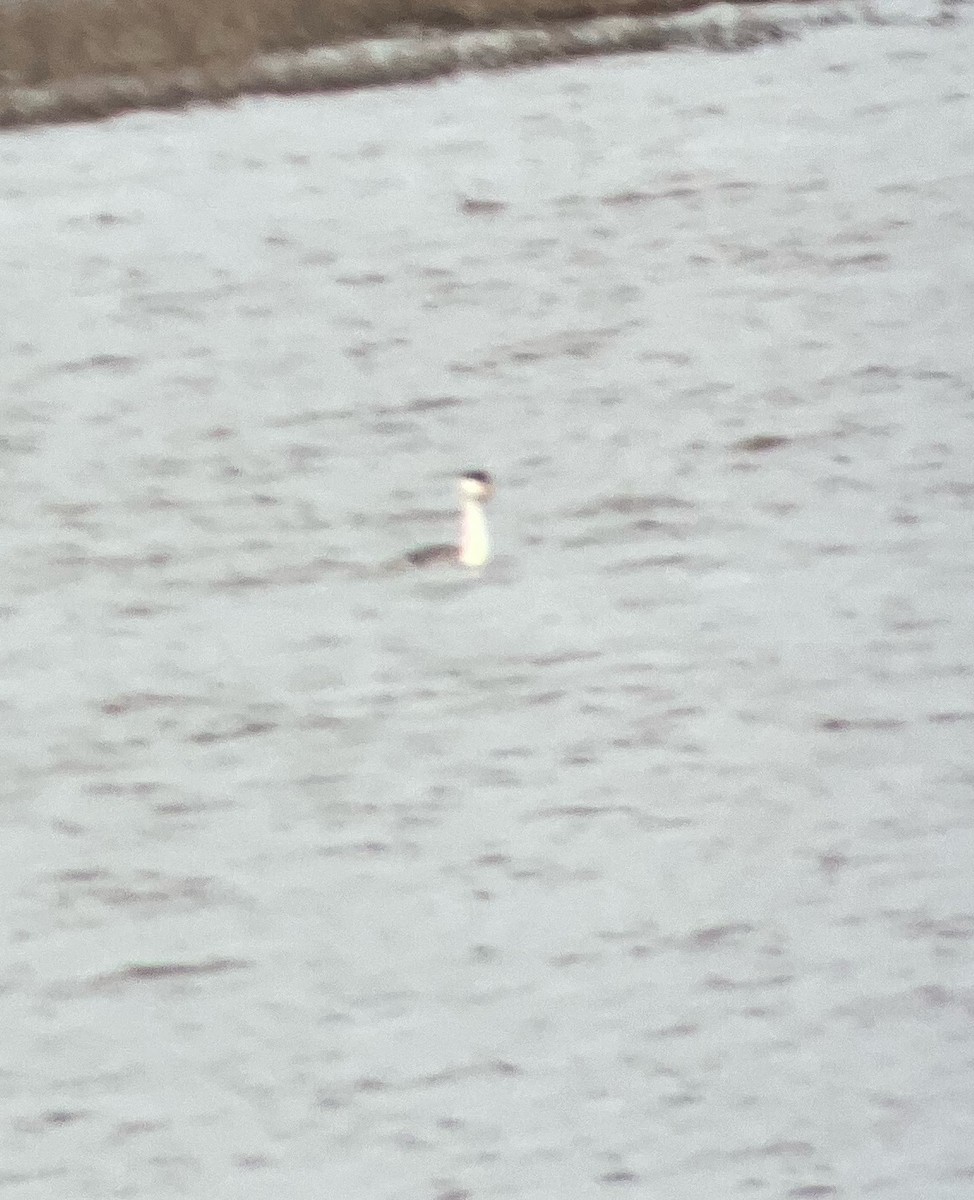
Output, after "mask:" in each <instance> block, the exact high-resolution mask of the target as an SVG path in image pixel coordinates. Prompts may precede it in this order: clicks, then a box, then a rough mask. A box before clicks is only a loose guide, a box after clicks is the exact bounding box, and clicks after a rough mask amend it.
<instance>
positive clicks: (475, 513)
mask: <svg viewBox="0 0 974 1200" xmlns="http://www.w3.org/2000/svg"><path fill="white" fill-rule="evenodd" d="M457 484H458V486H459V488H460V543H459V545H456V546H454V545H442V546H420V547H419V548H418V549H416V550H410V551H409V553H408V554H407V555H406V556H405V562H406V563H407V564H408V565H410V566H413V567H430V566H433V565H434V564H436V563H461V564H462V565H463V566H465V567H482V566H483V565H484V563H485V562H486V561H487V559H488V558H489V557H490V538H489V537H488V536H487V518H486V516H485V515H484V505H485V504H486V503H487V501H488V500H489V499H490V498H491V496H492V495H493V494H494V481H493V479H491V477H490V476H489V475H488V474H487V472H486V471H464V472H463V474H462V475H459V476H458V477H457Z"/></svg>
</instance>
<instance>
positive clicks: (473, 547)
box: [460, 497, 490, 567]
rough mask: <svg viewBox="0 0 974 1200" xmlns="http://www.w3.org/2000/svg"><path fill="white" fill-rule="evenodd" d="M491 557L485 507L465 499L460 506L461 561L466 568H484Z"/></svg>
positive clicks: (467, 498)
mask: <svg viewBox="0 0 974 1200" xmlns="http://www.w3.org/2000/svg"><path fill="white" fill-rule="evenodd" d="M489 556H490V538H489V537H488V536H487V518H486V516H485V515H484V506H483V505H482V504H481V503H480V502H479V501H477V500H471V499H470V498H469V497H464V499H463V500H462V501H461V505H460V561H461V562H462V563H463V565H464V566H465V567H482V566H483V565H484V563H485V562H486V561H487V559H488V557H489Z"/></svg>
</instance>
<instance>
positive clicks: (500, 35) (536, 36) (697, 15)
mask: <svg viewBox="0 0 974 1200" xmlns="http://www.w3.org/2000/svg"><path fill="white" fill-rule="evenodd" d="M940 12H941V20H943V21H944V23H946V21H947V20H948V19H949V18H947V17H946V16H945V14H946V13H947V12H948V9H947V8H946V7H942V8H941V10H940ZM936 19H937V18H936V16H932V15H927V16H924V15H921V14H919V13H917V12H916V11H911V10H910V8H909V6H906V5H904V4H902V3H882V2H877V3H873V4H871V5H866V4H857V3H844V2H839V3H828V2H825V0H802V2H799V3H767V2H760V0H759V2H757V3H744V4H728V3H722V4H711V5H706V6H702V7H696V8H694V9H692V10H691V11H683V12H680V13H678V14H674V15H668V16H612V17H597V18H594V19H591V20H583V21H559V22H556V23H553V24H550V25H545V26H541V27H535V28H501V29H496V28H495V29H478V30H474V31H467V32H462V33H455V32H443V31H440V30H436V31H424V32H421V33H419V34H410V35H407V36H395V37H382V38H369V39H365V40H359V41H354V42H349V43H346V44H343V45H339V46H322V47H317V48H314V49H310V50H303V51H288V52H283V53H276V54H261V55H258V56H256V57H254V58H252V59H250V60H249V61H247V62H245V63H242V64H239V65H236V66H233V65H228V64H226V63H223V64H217V65H213V66H209V67H187V68H183V69H181V70H177V71H153V72H149V73H148V74H146V75H144V76H137V75H99V76H81V77H75V78H70V79H65V80H60V81H53V82H51V83H48V84H45V85H44V86H38V87H7V88H3V89H0V130H8V129H14V128H18V127H24V126H30V125H53V124H63V123H70V122H87V121H98V120H104V119H107V118H109V117H113V116H118V115H122V114H124V113H129V112H138V111H145V110H153V109H155V110H178V109H184V108H187V107H189V106H190V105H193V104H198V103H211V104H212V103H226V102H228V101H231V100H235V99H238V98H240V97H243V96H256V95H300V94H304V93H310V92H331V91H347V90H352V89H358V88H366V87H383V86H389V85H394V84H400V83H415V82H422V81H428V80H432V79H440V78H445V77H448V76H450V75H455V74H457V73H459V72H461V71H467V70H473V71H489V70H503V69H509V68H516V67H520V66H535V65H540V64H542V63H546V62H559V61H568V60H571V59H575V58H582V57H589V56H594V55H606V54H621V53H638V52H660V51H665V50H674V49H677V50H679V49H682V50H690V49H704V50H718V51H725V52H731V51H739V50H746V49H751V48H753V47H755V46H760V45H765V44H769V43H773V42H779V41H783V40H786V39H790V38H794V37H798V36H800V35H801V34H802V33H804V32H807V31H808V30H810V29H815V28H821V27H823V26H829V25H853V24H902V23H910V24H915V23H918V22H919V23H924V24H926V23H928V22H930V21H933V20H936Z"/></svg>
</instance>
